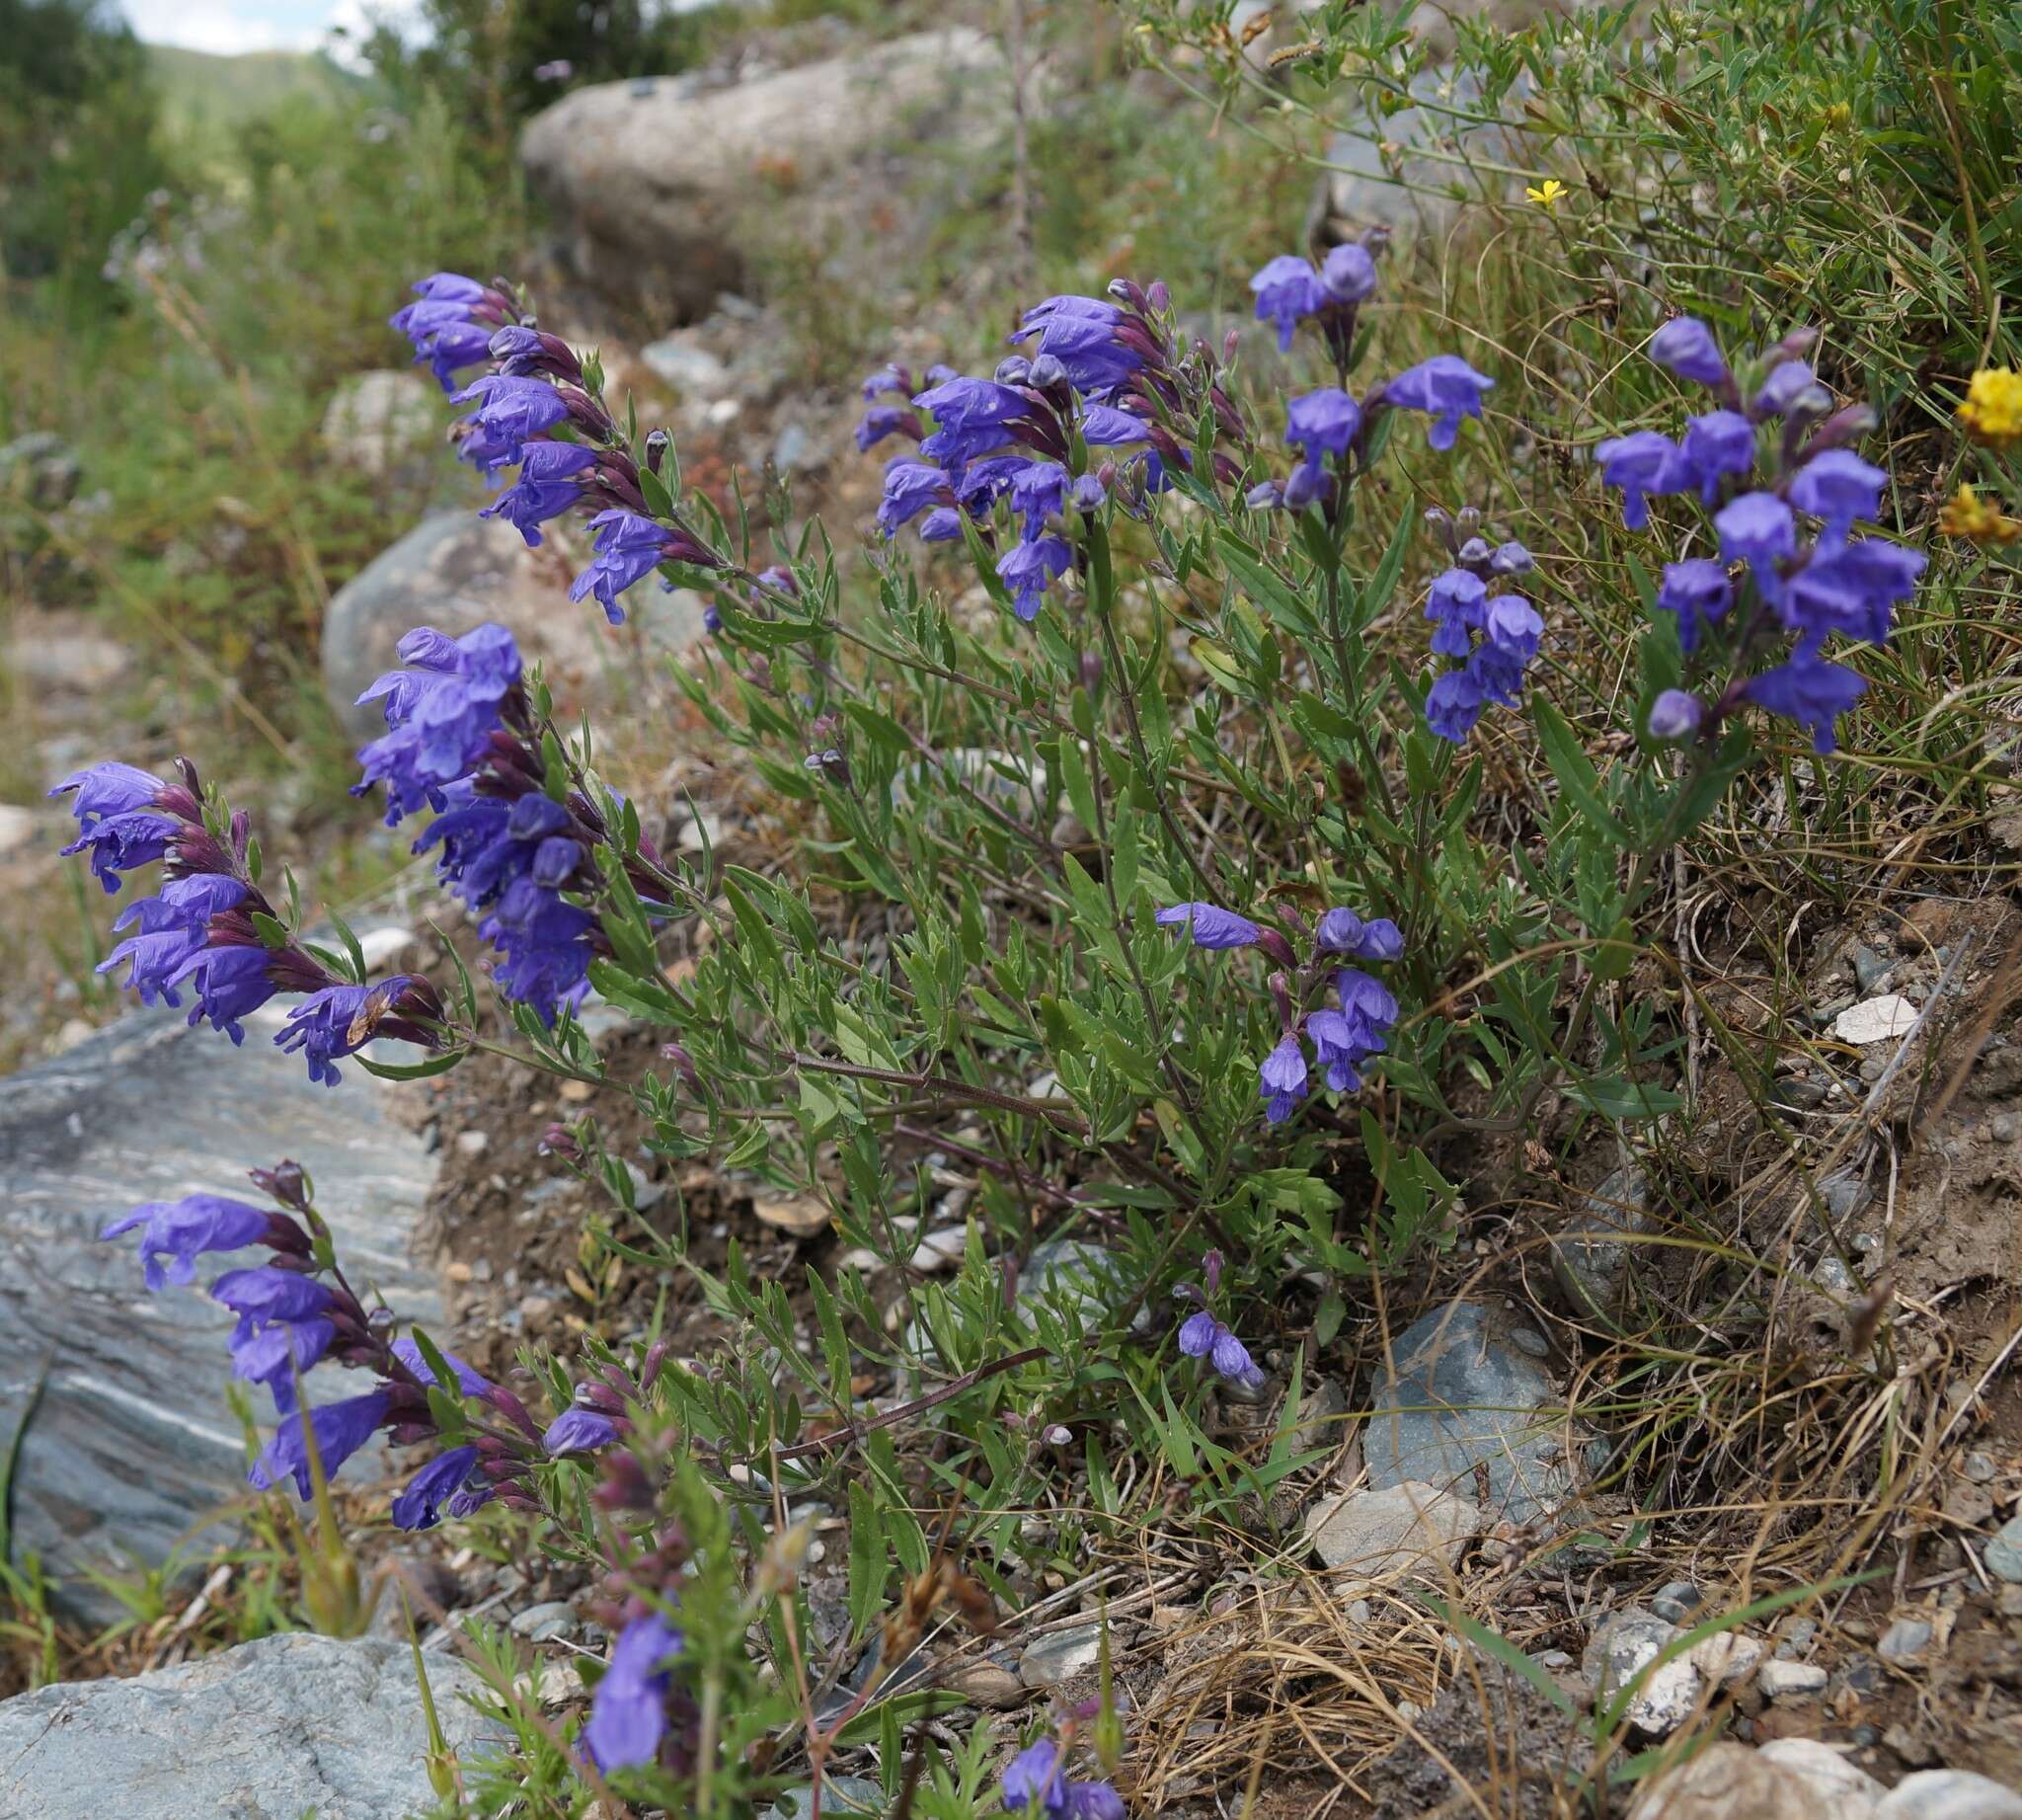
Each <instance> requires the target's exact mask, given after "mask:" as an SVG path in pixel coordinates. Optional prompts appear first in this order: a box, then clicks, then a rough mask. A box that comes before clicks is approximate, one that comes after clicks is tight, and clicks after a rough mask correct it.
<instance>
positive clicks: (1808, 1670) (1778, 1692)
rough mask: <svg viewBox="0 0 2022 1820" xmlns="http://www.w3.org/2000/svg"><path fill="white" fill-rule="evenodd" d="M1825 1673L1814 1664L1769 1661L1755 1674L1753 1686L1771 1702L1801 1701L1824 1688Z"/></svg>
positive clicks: (1826, 1677)
mask: <svg viewBox="0 0 2022 1820" xmlns="http://www.w3.org/2000/svg"><path fill="white" fill-rule="evenodd" d="M1827 1680H1828V1676H1827V1674H1826V1671H1825V1670H1824V1669H1823V1668H1821V1667H1819V1666H1818V1664H1817V1663H1814V1662H1782V1661H1775V1660H1771V1661H1768V1662H1765V1663H1763V1664H1762V1666H1761V1668H1760V1669H1759V1670H1758V1671H1757V1672H1756V1675H1755V1685H1756V1686H1757V1687H1758V1688H1760V1689H1761V1690H1762V1692H1763V1693H1764V1694H1766V1695H1767V1696H1768V1697H1769V1698H1770V1699H1771V1700H1803V1699H1804V1698H1805V1697H1806V1696H1807V1695H1811V1694H1816V1693H1818V1692H1819V1691H1820V1689H1822V1688H1823V1687H1825V1685H1826V1682H1827Z"/></svg>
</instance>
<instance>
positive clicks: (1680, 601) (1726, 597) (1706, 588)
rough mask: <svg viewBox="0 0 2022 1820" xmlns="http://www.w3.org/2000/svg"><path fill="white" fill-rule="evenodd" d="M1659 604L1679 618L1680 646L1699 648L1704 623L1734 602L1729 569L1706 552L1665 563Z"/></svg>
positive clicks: (1689, 649) (1720, 613)
mask: <svg viewBox="0 0 2022 1820" xmlns="http://www.w3.org/2000/svg"><path fill="white" fill-rule="evenodd" d="M1657 604H1658V605H1659V606H1660V607H1661V608H1662V609H1663V610H1664V611H1665V612H1667V613H1672V614H1675V615H1676V617H1677V622H1678V648H1679V649H1680V650H1682V651H1696V650H1697V649H1698V648H1699V633H1700V629H1701V627H1702V626H1705V625H1707V624H1710V623H1711V622H1712V621H1713V620H1716V619H1718V618H1719V617H1720V616H1721V615H1722V614H1723V613H1725V612H1726V611H1727V609H1728V608H1729V607H1730V606H1732V605H1733V604H1734V588H1733V586H1732V584H1730V583H1729V581H1728V579H1727V571H1726V570H1725V569H1723V568H1722V567H1721V566H1720V565H1719V564H1718V563H1716V562H1709V561H1708V560H1707V559H1706V558H1705V557H1703V556H1693V557H1688V558H1687V559H1686V560H1685V561H1683V562H1681V563H1666V564H1665V566H1664V581H1663V584H1662V585H1661V586H1660V587H1659V588H1658V591H1657Z"/></svg>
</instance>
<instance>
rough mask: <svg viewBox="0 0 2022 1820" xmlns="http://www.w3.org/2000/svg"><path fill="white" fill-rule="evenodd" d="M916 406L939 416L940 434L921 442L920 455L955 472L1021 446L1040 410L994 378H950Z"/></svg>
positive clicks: (936, 428) (936, 420)
mask: <svg viewBox="0 0 2022 1820" xmlns="http://www.w3.org/2000/svg"><path fill="white" fill-rule="evenodd" d="M913 403H914V404H916V405H918V406H919V408H920V409H921V410H922V411H931V412H932V413H933V414H934V434H933V435H930V436H928V437H927V438H926V439H925V440H924V441H922V442H921V443H920V453H921V454H923V455H927V456H930V457H931V458H932V459H933V460H935V461H936V462H940V463H942V464H944V465H946V466H948V467H951V468H958V467H961V466H962V465H963V464H964V463H965V462H968V461H972V460H974V459H975V458H976V456H978V455H986V454H988V453H989V452H990V451H991V450H992V449H996V448H1002V447H1003V446H1004V444H1005V443H1007V442H1015V441H1018V440H1019V439H1020V436H1019V434H1018V433H1019V432H1020V431H1021V430H1024V429H1026V428H1028V427H1029V426H1030V425H1031V424H1032V421H1033V416H1034V412H1035V410H1036V409H1037V407H1036V406H1035V405H1034V403H1033V401H1032V399H1031V398H1030V397H1028V396H1027V395H1026V394H1025V393H1024V392H1020V391H1015V390H1013V389H1012V387H1010V386H1008V385H999V384H997V382H996V381H995V380H994V379H968V378H955V379H949V380H946V381H944V382H943V383H942V384H940V385H937V386H933V387H931V388H930V389H929V390H927V391H924V392H922V393H920V394H919V396H918V397H916V398H915V399H914V400H913Z"/></svg>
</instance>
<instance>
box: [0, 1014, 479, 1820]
mask: <svg viewBox="0 0 2022 1820" xmlns="http://www.w3.org/2000/svg"><path fill="white" fill-rule="evenodd" d="M263 1016H264V1017H265V1021H263ZM183 1017H184V1014H183V1013H181V1012H177V1011H142V1012H137V1013H135V1014H134V1015H132V1016H130V1017H126V1018H123V1019H121V1020H120V1021H119V1022H118V1023H117V1024H113V1025H111V1026H109V1027H108V1028H107V1029H105V1030H102V1031H100V1032H99V1033H98V1034H97V1035H95V1036H92V1037H89V1038H87V1039H86V1040H85V1041H84V1042H82V1043H80V1044H78V1045H77V1047H76V1048H74V1049H72V1050H70V1051H68V1052H67V1053H66V1054H65V1055H63V1056H62V1057H61V1058H60V1059H58V1060H56V1061H53V1062H48V1063H44V1064H42V1065H41V1066H39V1067H38V1068H30V1069H29V1070H27V1071H26V1072H24V1073H21V1074H17V1075H14V1076H13V1077H11V1078H8V1079H0V1450H4V1448H5V1447H6V1445H7V1443H8V1441H9V1440H10V1439H11V1438H12V1437H13V1436H14V1434H15V1433H16V1432H17V1430H18V1429H19V1427H20V1425H21V1423H22V1422H23V1421H24V1420H26V1422H27V1424H28V1427H27V1432H26V1435H25V1437H24V1440H23V1447H22V1453H21V1457H20V1461H19V1464H18V1465H17V1468H16V1471H15V1476H14V1485H13V1493H12V1496H13V1505H14V1521H15V1530H14V1545H15V1549H16V1551H17V1555H18V1554H19V1553H20V1551H22V1550H27V1549H32V1550H34V1551H36V1552H37V1553H39V1555H40V1556H41V1557H42V1560H43V1563H44V1565H45V1566H46V1567H47V1568H48V1570H49V1571H50V1573H51V1576H52V1577H53V1578H55V1579H57V1580H58V1581H59V1582H60V1586H59V1598H60V1600H61V1602H62V1603H63V1605H64V1606H65V1607H66V1609H68V1610H69V1611H71V1612H74V1613H76V1614H78V1615H79V1616H81V1617H84V1618H87V1619H90V1620H93V1621H95V1622H111V1621H112V1620H114V1619H117V1617H119V1616H120V1615H121V1608H120V1607H119V1605H118V1603H117V1601H116V1600H114V1599H113V1598H112V1597H111V1596H110V1595H108V1594H105V1593H102V1592H100V1591H98V1590H96V1589H95V1588H94V1587H92V1586H91V1585H90V1584H89V1583H88V1582H87V1581H85V1580H83V1579H82V1578H81V1576H80V1574H79V1569H81V1568H83V1567H86V1566H91V1567H101V1568H110V1569H114V1570H116V1571H117V1570H129V1569H130V1565H131V1563H133V1562H140V1563H145V1564H146V1565H148V1566H159V1565H160V1564H161V1563H163V1562H165V1561H167V1560H168V1559H169V1558H170V1557H171V1555H172V1554H173V1553H175V1552H176V1551H177V1550H178V1549H184V1548H186V1547H187V1545H188V1544H189V1543H191V1542H192V1541H193V1540H200V1539H202V1537H203V1536H204V1534H205V1533H206V1532H211V1533H215V1534H221V1533H222V1532H221V1531H218V1530H216V1528H215V1526H217V1525H218V1524H219V1522H220V1519H221V1517H222V1515H223V1513H224V1512H225V1510H226V1508H227V1507H228V1506H229V1505H230V1504H231V1503H232V1502H233V1501H234V1500H236V1499H238V1498H241V1497H243V1496H245V1495H246V1461H245V1442H244V1438H243V1437H242V1435H241V1433H240V1430H239V1425H238V1423H237V1422H236V1421H234V1420H233V1418H232V1416H231V1414H230V1412H229V1411H228V1409H227V1407H226V1404H225V1397H224V1391H225V1385H226V1384H227V1383H228V1382H229V1379H230V1361H229V1358H228V1355H227V1353H226V1350H225V1338H226V1335H227V1333H228V1332H229V1331H230V1328H231V1324H232V1317H231V1316H230V1315H229V1314H228V1313H227V1312H226V1311H225V1310H224V1309H223V1308H222V1307H220V1306H218V1305H217V1304H215V1303H213V1302H211V1301H210V1300H209V1299H208V1298H207V1297H205V1296H204V1295H203V1294H202V1293H201V1290H200V1288H196V1287H193V1288H190V1289H176V1288H167V1289H164V1290H162V1291H161V1292H160V1293H159V1294H156V1295H150V1294H149V1293H148V1292H147V1290H146V1289H145V1288H144V1287H143V1286H142V1283H141V1276H140V1263H139V1259H138V1257H137V1255H136V1252H135V1247H134V1241H133V1240H132V1239H131V1238H124V1239H118V1240H116V1241H114V1242H112V1243H105V1242H102V1241H101V1240H100V1238H99V1236H98V1234H99V1231H100V1229H101V1228H102V1227H104V1226H105V1225H106V1224H107V1223H108V1222H109V1221H111V1220H113V1219H114V1218H116V1217H117V1216H118V1215H120V1214H123V1213H124V1212H125V1211H126V1210H127V1209H128V1208H130V1207H133V1206H135V1205H136V1204H137V1203H139V1202H142V1201H154V1200H172V1199H175V1198H177V1197H179V1196H181V1195H185V1194H190V1193H194V1192H195V1191H197V1190H210V1191H213V1192H217V1193H224V1194H231V1193H234V1192H238V1193H243V1194H245V1195H246V1196H247V1197H248V1198H249V1199H253V1200H258V1199H259V1197H258V1196H257V1195H255V1194H254V1193H253V1191H252V1190H251V1189H250V1188H248V1187H247V1185H246V1176H245V1172H246V1171H247V1170H248V1169H250V1168H254V1167H272V1165H273V1164H274V1163H277V1162H279V1161H280V1160H281V1159H282V1158H283V1157H292V1158H293V1159H294V1160H295V1161H297V1162H299V1163H300V1164H301V1165H302V1166H303V1167H304V1168H305V1169H307V1170H308V1171H309V1173H310V1175H311V1177H312V1178H313V1179H314V1181H315V1184H316V1192H317V1205H318V1206H319V1207H320V1209H321V1210H322V1212H323V1215H324V1217H325V1218H326V1219H327V1220H328V1221H329V1222H330V1225H331V1227H332V1230H333V1232H334V1233H335V1236H336V1240H337V1250H338V1255H339V1256H340V1257H341V1258H343V1259H344V1260H345V1261H346V1264H347V1268H348V1270H349V1272H350V1276H351V1280H352V1282H353V1283H356V1284H358V1286H359V1287H360V1288H361V1289H362V1288H363V1287H364V1286H365V1285H367V1284H370V1285H371V1286H373V1287H374V1288H376V1289H378V1290H380V1291H381V1292H382V1293H383V1294H384V1295H385V1297H386V1300H387V1302H388V1303H389V1304H390V1305H391V1306H393V1307H394V1308H395V1309H397V1310H398V1311H399V1312H400V1313H401V1314H402V1315H404V1316H412V1317H415V1318H417V1319H420V1320H423V1321H425V1322H428V1321H434V1320H437V1319H439V1316H440V1306H439V1305H438V1302H437V1300H436V1295H435V1290H434V1284H433V1278H432V1274H431V1273H428V1272H425V1271H422V1270H420V1269H418V1268H417V1267H416V1266H415V1265H414V1264H413V1263H412V1262H410V1259H409V1240H410V1236H411V1234H412V1232H413V1229H414V1226H415V1223H416V1222H417V1221H418V1220H419V1219H420V1217H421V1213H422V1210H423V1207H424V1205H425V1204H426V1202H427V1199H428V1190H429V1188H430V1187H431V1186H432V1185H433V1180H434V1163H433V1160H432V1158H430V1157H429V1156H428V1153H427V1152H426V1151H425V1150H424V1148H423V1146H422V1142H421V1140H420V1138H419V1137H417V1136H415V1135H414V1134H413V1133H411V1132H408V1131H406V1130H404V1129H403V1128H402V1127H400V1126H399V1125H397V1124H395V1123H394V1122H393V1121H392V1120H391V1119H390V1118H389V1117H388V1116H387V1114H386V1110H385V1107H384V1104H383V1096H384V1094H385V1093H386V1091H387V1089H386V1088H385V1087H384V1086H383V1085H382V1084H381V1083H379V1082H376V1081H374V1080H372V1079H371V1078H370V1077H369V1076H368V1075H366V1073H365V1072H364V1070H363V1069H362V1068H346V1069H345V1078H344V1082H343V1084H342V1085H341V1086H338V1087H336V1088H330V1087H321V1086H317V1085H315V1084H314V1083H312V1082H311V1081H310V1079H309V1077H308V1073H307V1070H306V1069H305V1068H303V1066H302V1063H301V1059H300V1058H299V1057H291V1056H284V1055H282V1054H281V1053H280V1052H279V1051H278V1050H276V1049H275V1048H274V1047H273V1043H272V1035H273V1032H274V1030H275V1028H276V1027H277V1025H278V1021H279V1020H278V1018H277V1017H272V1016H265V1014H263V1015H261V1016H256V1017H254V1018H251V1019H248V1020H247V1021H248V1028H247V1031H246V1043H245V1046H244V1047H243V1048H241V1049H234V1048H233V1047H232V1046H231V1045H230V1044H229V1043H227V1042H226V1041H225V1039H224V1038H223V1037H221V1036H218V1035H217V1034H215V1033H214V1032H212V1031H209V1030H192V1029H190V1028H189V1027H188V1025H187V1024H185V1022H184V1021H183ZM241 1261H244V1262H251V1261H253V1257H252V1255H251V1254H248V1256H247V1257H246V1258H245V1259H243V1260H241ZM223 1267H224V1266H223V1265H222V1264H220V1265H219V1268H220V1269H221V1268H223ZM203 1281H207V1277H200V1278H199V1284H200V1283H201V1282H203ZM343 1375H344V1374H341V1373H340V1374H339V1376H343ZM268 1414H269V1416H270V1419H271V1414H272V1412H271V1411H270V1412H268ZM6 1756H7V1753H6V1752H5V1750H4V1749H0V1764H4V1763H5V1761H6ZM17 1811H19V1812H37V1811H39V1809H35V1808H21V1809H16V1808H12V1807H9V1806H8V1803H7V1798H6V1794H5V1791H4V1788H0V1813H12V1812H17ZM105 1811H107V1812H109V1813H110V1812H115V1811H117V1812H120V1813H124V1812H126V1811H127V1810H126V1809H125V1808H123V1807H121V1806H120V1805H119V1804H118V1803H117V1802H111V1803H110V1804H109V1805H108V1807H107V1808H106V1809H105ZM186 1811H188V1812H191V1813H196V1812H207V1811H211V1810H209V1809H203V1808H198V1807H194V1806H193V1807H190V1808H189V1809H187V1810H186Z"/></svg>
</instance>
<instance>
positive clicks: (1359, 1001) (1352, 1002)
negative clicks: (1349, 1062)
mask: <svg viewBox="0 0 2022 1820" xmlns="http://www.w3.org/2000/svg"><path fill="white" fill-rule="evenodd" d="M1334 992H1335V996H1336V997H1337V998H1339V999H1340V1001H1341V1015H1342V1016H1343V1017H1344V1018H1346V1019H1347V1020H1348V1023H1349V1027H1350V1030H1351V1032H1352V1033H1353V1037H1354V1041H1355V1043H1356V1045H1357V1047H1359V1048H1361V1049H1363V1050H1366V1051H1368V1052H1370V1053H1371V1054H1373V1053H1375V1052H1377V1051H1379V1050H1382V1049H1384V1048H1386V1047H1387V1045H1386V1044H1385V1043H1384V1041H1383V1037H1384V1033H1385V1032H1386V1031H1387V1030H1389V1028H1390V1027H1391V1025H1393V1024H1394V1023H1396V1021H1397V1000H1396V998H1395V997H1394V996H1393V995H1392V993H1391V991H1390V989H1389V988H1388V987H1387V986H1385V985H1384V984H1383V982H1382V981H1380V980H1375V979H1371V978H1370V977H1369V976H1368V975H1367V974H1365V973H1363V972H1362V971H1361V969H1360V968H1355V967H1344V968H1343V969H1342V970H1341V971H1340V972H1339V973H1338V974H1336V975H1335V976H1334Z"/></svg>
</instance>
